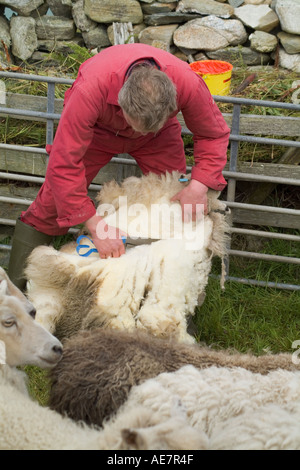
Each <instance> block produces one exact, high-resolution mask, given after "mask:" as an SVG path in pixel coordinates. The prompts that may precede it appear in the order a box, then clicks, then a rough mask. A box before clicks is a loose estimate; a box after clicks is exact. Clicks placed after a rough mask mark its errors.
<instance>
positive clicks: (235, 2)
mask: <svg viewBox="0 0 300 470" xmlns="http://www.w3.org/2000/svg"><path fill="white" fill-rule="evenodd" d="M228 3H229V5H231V6H232V7H233V8H237V7H240V6H241V5H242V4H243V3H244V0H228Z"/></svg>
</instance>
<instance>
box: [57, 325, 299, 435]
mask: <svg viewBox="0 0 300 470" xmlns="http://www.w3.org/2000/svg"><path fill="white" fill-rule="evenodd" d="M187 364H192V365H194V366H195V367H197V368H200V369H203V368H207V367H210V366H219V367H224V366H226V367H235V366H236V367H243V368H245V369H248V370H250V371H252V372H257V373H261V374H267V373H268V372H270V371H272V370H276V369H286V370H295V369H296V368H297V367H296V365H295V364H293V362H292V356H291V355H290V354H276V355H263V356H258V357H257V356H254V355H250V354H239V353H231V352H229V351H216V350H213V349H210V348H208V347H202V346H199V345H186V344H183V343H178V342H175V341H171V340H162V339H159V338H155V337H153V336H150V335H147V334H145V333H142V332H138V331H135V332H134V333H130V332H127V331H116V330H106V329H95V330H91V331H82V332H80V333H79V334H78V335H76V336H74V337H73V338H71V339H69V340H68V341H67V342H66V343H65V345H64V353H63V358H62V360H61V361H60V362H59V363H58V364H57V366H56V367H55V368H54V369H53V370H52V371H51V379H52V388H51V392H50V407H51V408H52V409H54V410H56V411H58V412H59V413H61V414H65V413H66V414H67V415H68V416H69V417H70V418H72V419H74V420H75V421H79V420H82V421H84V422H86V423H88V424H96V425H100V426H101V425H102V422H103V420H105V419H107V418H109V417H110V416H112V415H113V414H114V413H115V412H116V411H117V410H118V409H119V407H120V406H121V405H122V404H123V403H124V402H125V401H126V399H127V397H128V394H129V392H130V389H131V387H132V386H133V385H137V384H140V383H142V382H144V381H145V380H147V379H149V378H153V377H156V376H157V375H158V374H160V373H162V372H172V371H175V370H178V369H179V368H180V367H182V366H184V365H187Z"/></svg>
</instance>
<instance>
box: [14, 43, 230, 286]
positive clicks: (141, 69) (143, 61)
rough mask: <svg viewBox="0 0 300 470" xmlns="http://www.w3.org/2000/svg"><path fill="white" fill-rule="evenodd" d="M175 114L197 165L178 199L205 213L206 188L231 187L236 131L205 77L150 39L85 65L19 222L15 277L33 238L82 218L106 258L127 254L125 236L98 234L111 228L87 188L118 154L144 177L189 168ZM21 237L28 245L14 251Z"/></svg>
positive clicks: (114, 48)
mask: <svg viewBox="0 0 300 470" xmlns="http://www.w3.org/2000/svg"><path fill="white" fill-rule="evenodd" d="M179 111H181V112H182V114H183V117H184V120H185V123H186V126H187V127H188V129H189V130H190V131H191V132H192V134H193V138H194V159H195V166H194V167H193V169H192V174H191V181H190V183H189V185H188V186H187V187H185V188H184V189H183V190H182V191H180V192H179V193H178V194H176V195H174V198H173V199H174V200H178V201H179V202H180V204H181V206H182V209H184V206H186V207H189V208H190V213H189V214H187V213H186V211H185V216H190V217H195V210H196V209H195V207H196V204H203V205H204V210H206V193H207V190H208V188H212V189H215V190H218V191H221V190H222V189H223V188H224V187H225V186H226V182H225V180H224V178H223V176H222V170H223V168H224V166H225V163H226V160H227V157H226V150H227V146H228V141H229V133H230V131H229V128H228V126H227V125H226V123H225V121H224V119H223V116H222V114H221V112H220V111H219V109H218V107H217V105H216V104H215V102H214V101H213V98H212V96H211V94H210V92H209V90H208V88H207V86H206V84H205V82H204V81H203V80H202V78H201V77H199V76H198V75H197V74H195V73H194V72H193V71H192V70H191V68H190V67H189V65H188V64H186V63H185V62H183V61H181V60H180V59H178V58H176V57H175V56H173V55H172V54H170V53H168V52H165V51H163V50H161V49H157V48H154V47H151V46H148V45H145V44H126V45H118V46H112V47H109V48H107V49H105V50H104V51H102V52H100V53H99V54H97V55H96V56H94V57H92V58H91V59H88V60H87V61H86V62H84V63H83V64H82V65H81V67H80V69H79V73H78V77H77V79H76V80H75V82H74V84H73V85H72V87H71V88H70V89H69V90H68V91H67V92H66V95H65V100H64V109H63V112H62V115H61V119H60V122H59V126H58V129H57V132H56V135H55V139H54V142H53V145H52V146H47V151H48V153H49V154H50V158H49V165H48V168H47V173H46V178H45V183H44V184H43V186H42V188H41V189H40V191H39V193H38V195H37V198H36V200H35V201H34V202H33V203H32V205H31V206H30V207H29V209H28V210H27V211H26V212H23V213H22V214H21V218H20V220H18V221H17V226H16V231H15V237H14V243H13V249H12V254H11V261H10V266H9V275H10V276H11V278H12V280H13V281H14V282H16V277H17V276H16V271H15V265H16V264H17V260H18V263H19V265H20V264H22V260H21V261H20V257H21V258H22V256H21V254H20V252H23V253H24V257H27V256H28V254H29V252H30V251H31V250H32V249H33V248H34V247H35V246H36V245H37V244H41V243H45V242H49V240H50V239H51V238H52V236H54V235H61V234H65V233H67V231H68V229H69V227H71V226H74V225H77V224H79V223H85V226H86V228H87V229H88V230H89V231H90V233H91V235H92V238H93V241H94V244H95V246H96V248H97V250H98V252H99V255H100V257H101V258H106V257H109V256H113V257H119V256H121V255H122V254H123V253H124V245H123V243H122V240H121V238H120V236H117V237H116V236H114V237H110V236H109V235H108V237H107V238H106V239H102V238H99V237H98V235H97V227H98V228H99V224H100V225H101V224H102V229H103V230H104V231H107V233H108V234H109V232H110V231H109V227H107V226H105V223H104V221H103V220H102V218H101V217H100V216H99V215H97V214H96V209H95V207H94V204H93V202H92V201H91V199H90V198H89V197H88V195H87V190H88V186H89V184H90V183H91V182H92V180H93V179H94V178H95V176H96V175H97V173H98V171H99V170H100V169H101V168H102V167H103V166H104V165H106V164H107V163H108V162H109V161H110V160H111V158H112V157H113V156H114V155H116V154H119V153H128V154H130V155H131V156H132V157H133V158H135V160H136V161H137V163H138V165H139V167H140V168H141V170H142V172H143V173H144V174H147V173H148V172H154V173H157V174H161V173H165V172H168V171H169V172H171V171H173V170H178V171H180V172H182V173H185V171H186V161H185V153H184V146H183V141H182V138H181V126H180V124H179V122H178V120H177V118H176V115H177V113H178V112H179ZM18 230H20V236H18V234H17V231H18ZM25 232H26V233H28V236H27V238H28V239H30V240H31V241H30V243H28V240H27V241H26V240H24V237H25V238H26V236H25ZM35 235H36V237H35ZM35 238H36V240H35ZM20 239H23V242H25V245H26V246H27V248H26V249H25V250H24V247H23V248H22V247H21V248H19V249H18V246H20V244H22V242H21V241H20ZM23 244H24V243H23ZM30 244H31V245H32V246H29V245H30ZM14 245H16V246H14ZM25 252H26V253H25ZM14 253H16V256H14ZM18 270H19V268H18ZM18 274H19V273H18Z"/></svg>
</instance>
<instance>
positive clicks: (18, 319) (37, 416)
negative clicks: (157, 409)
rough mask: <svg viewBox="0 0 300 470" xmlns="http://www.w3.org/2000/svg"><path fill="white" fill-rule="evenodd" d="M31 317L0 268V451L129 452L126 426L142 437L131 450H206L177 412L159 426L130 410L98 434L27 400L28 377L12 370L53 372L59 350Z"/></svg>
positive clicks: (140, 410)
mask: <svg viewBox="0 0 300 470" xmlns="http://www.w3.org/2000/svg"><path fill="white" fill-rule="evenodd" d="M30 314H33V310H32V306H31V305H30V303H29V302H28V300H27V299H26V298H25V297H24V296H23V294H22V293H21V292H20V291H19V290H18V289H17V288H16V287H15V286H14V285H13V284H12V283H11V281H10V280H9V279H8V277H7V275H6V273H5V271H4V270H3V269H2V268H0V342H1V345H4V346H5V355H3V356H2V362H5V363H4V364H3V363H2V364H0V450H56V449H57V450H60V449H95V450H101V449H106V450H111V449H116V450H121V449H123V450H124V449H130V448H132V446H131V440H132V433H131V432H129V430H128V426H132V427H133V428H137V432H141V434H142V435H143V438H142V439H140V441H141V442H140V444H139V443H136V439H135V440H134V447H136V446H137V445H138V446H144V447H145V448H147V449H160V448H163V449H169V448H173V449H177V448H178V449H185V448H187V447H188V446H189V445H190V444H191V445H192V448H193V449H196V448H198V447H199V446H200V447H201V446H203V445H205V443H206V440H205V439H206V438H205V436H203V435H202V433H199V432H198V431H197V430H195V429H193V428H192V427H191V426H189V425H188V423H187V422H186V417H185V416H184V415H183V414H182V412H181V411H180V410H179V412H177V411H176V410H175V411H174V410H173V411H172V418H171V419H170V420H166V421H164V422H163V423H161V422H160V417H159V416H158V415H157V416H156V417H155V416H153V413H152V412H150V411H149V410H147V409H146V408H145V407H144V406H135V404H129V407H128V409H124V410H123V411H122V412H121V413H120V414H118V415H117V416H116V417H115V418H114V419H113V420H111V421H110V422H108V423H107V424H105V426H104V428H103V430H99V429H94V428H91V427H88V426H85V425H79V424H76V423H75V422H73V421H72V420H71V419H68V418H65V417H62V416H61V415H60V414H58V413H56V412H55V411H52V410H50V409H49V408H46V407H41V406H40V405H38V404H37V403H36V402H34V401H33V400H32V399H31V398H30V397H29V395H28V392H27V383H26V382H27V381H26V375H25V374H24V373H23V372H22V371H20V370H18V369H17V368H16V366H17V365H20V364H28V363H29V364H33V365H37V366H41V367H50V366H53V365H54V364H55V363H56V362H57V361H58V360H59V359H60V357H61V353H62V347H61V344H60V342H59V341H58V340H57V339H56V338H54V337H53V336H52V335H51V334H50V333H49V332H47V331H46V330H45V329H44V328H43V327H42V326H40V325H39V324H38V323H36V322H35V321H34V319H33V318H32V316H31V315H30ZM174 426H175V429H177V428H178V429H179V432H178V433H177V432H176V433H175V432H174ZM141 427H142V428H145V429H139V428H141ZM203 439H204V441H203ZM202 441H203V442H202Z"/></svg>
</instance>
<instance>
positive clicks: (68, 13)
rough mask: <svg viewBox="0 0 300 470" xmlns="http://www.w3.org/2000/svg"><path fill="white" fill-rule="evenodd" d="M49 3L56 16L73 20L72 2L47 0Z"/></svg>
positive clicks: (69, 0)
mask: <svg viewBox="0 0 300 470" xmlns="http://www.w3.org/2000/svg"><path fill="white" fill-rule="evenodd" d="M47 3H48V5H49V8H50V10H51V11H52V13H53V15H54V16H65V17H66V18H72V1H71V0H47Z"/></svg>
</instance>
